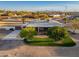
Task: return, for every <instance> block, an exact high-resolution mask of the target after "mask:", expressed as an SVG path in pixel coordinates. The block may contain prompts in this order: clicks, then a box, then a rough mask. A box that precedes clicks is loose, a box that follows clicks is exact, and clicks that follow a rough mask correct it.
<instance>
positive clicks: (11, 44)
mask: <svg viewBox="0 0 79 59" xmlns="http://www.w3.org/2000/svg"><path fill="white" fill-rule="evenodd" d="M22 45H24V42H23V40H14V39H11V40H0V50H9V49H14V48H16V47H19V46H22Z"/></svg>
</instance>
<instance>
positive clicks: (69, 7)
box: [0, 1, 79, 11]
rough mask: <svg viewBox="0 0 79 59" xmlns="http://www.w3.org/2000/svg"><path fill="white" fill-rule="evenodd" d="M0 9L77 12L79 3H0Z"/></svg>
mask: <svg viewBox="0 0 79 59" xmlns="http://www.w3.org/2000/svg"><path fill="white" fill-rule="evenodd" d="M0 9H4V10H27V11H45V10H50V11H52V10H53V11H79V1H0Z"/></svg>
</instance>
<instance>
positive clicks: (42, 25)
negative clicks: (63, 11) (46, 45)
mask: <svg viewBox="0 0 79 59" xmlns="http://www.w3.org/2000/svg"><path fill="white" fill-rule="evenodd" d="M54 26H60V27H63V26H64V25H63V24H62V23H60V22H58V21H55V20H49V21H47V20H33V21H31V22H26V23H25V24H23V25H22V26H21V27H22V28H24V27H26V28H27V27H35V28H36V31H37V32H38V34H45V33H46V31H47V29H48V28H49V27H54Z"/></svg>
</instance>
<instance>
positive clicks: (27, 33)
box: [20, 27, 37, 38]
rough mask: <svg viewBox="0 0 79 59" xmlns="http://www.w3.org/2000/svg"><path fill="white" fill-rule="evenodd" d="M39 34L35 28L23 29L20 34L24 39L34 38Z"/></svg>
mask: <svg viewBox="0 0 79 59" xmlns="http://www.w3.org/2000/svg"><path fill="white" fill-rule="evenodd" d="M36 34H37V32H36V30H35V28H34V27H27V28H23V29H22V30H21V32H20V36H21V37H22V38H32V37H33V35H36Z"/></svg>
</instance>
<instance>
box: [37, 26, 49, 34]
mask: <svg viewBox="0 0 79 59" xmlns="http://www.w3.org/2000/svg"><path fill="white" fill-rule="evenodd" d="M47 29H48V28H45V27H38V28H36V30H37V32H38V34H39V35H45V34H47Z"/></svg>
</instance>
